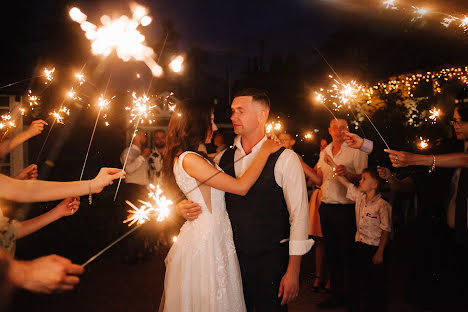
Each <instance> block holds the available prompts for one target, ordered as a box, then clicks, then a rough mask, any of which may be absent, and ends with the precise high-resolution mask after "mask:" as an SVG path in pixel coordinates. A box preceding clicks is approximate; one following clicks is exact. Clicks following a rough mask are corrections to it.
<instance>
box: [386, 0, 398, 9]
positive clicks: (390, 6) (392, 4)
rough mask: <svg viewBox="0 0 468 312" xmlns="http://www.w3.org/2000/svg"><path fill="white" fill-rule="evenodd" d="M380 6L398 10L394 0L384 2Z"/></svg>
mask: <svg viewBox="0 0 468 312" xmlns="http://www.w3.org/2000/svg"><path fill="white" fill-rule="evenodd" d="M382 4H383V5H384V6H385V8H386V9H392V10H398V8H397V6H396V5H395V0H384V1H383V2H382Z"/></svg>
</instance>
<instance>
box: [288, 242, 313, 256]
mask: <svg viewBox="0 0 468 312" xmlns="http://www.w3.org/2000/svg"><path fill="white" fill-rule="evenodd" d="M314 244H315V241H314V240H313V239H308V240H300V241H298V240H290V241H289V255H290V256H302V255H305V254H306V253H308V252H309V250H310V249H311V248H312V246H313V245H314Z"/></svg>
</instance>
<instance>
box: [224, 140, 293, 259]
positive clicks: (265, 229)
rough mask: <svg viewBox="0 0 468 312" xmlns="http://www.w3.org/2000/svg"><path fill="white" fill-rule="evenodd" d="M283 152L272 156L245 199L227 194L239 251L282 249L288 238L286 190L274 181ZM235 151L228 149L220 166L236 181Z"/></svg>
mask: <svg viewBox="0 0 468 312" xmlns="http://www.w3.org/2000/svg"><path fill="white" fill-rule="evenodd" d="M283 151H284V148H281V149H280V150H278V151H277V152H276V153H274V154H271V155H270V157H269V158H268V161H267V163H266V165H265V167H264V168H263V171H262V173H261V175H260V177H259V178H258V180H257V182H255V184H254V185H253V186H252V188H251V189H250V191H249V192H248V193H247V195H245V196H239V195H235V194H230V193H226V195H225V196H226V209H227V212H228V214H229V218H230V219H231V225H232V232H233V235H234V242H235V245H236V248H237V249H238V250H239V251H242V252H245V253H261V252H263V251H267V250H270V249H272V248H274V247H276V246H279V242H280V241H281V240H282V239H285V238H288V237H289V212H288V208H287V206H286V201H285V200H284V196H283V189H282V188H281V187H280V186H279V185H278V184H277V183H276V181H275V164H276V161H277V160H278V157H279V156H280V155H281V153H282V152H283ZM234 154H235V148H228V149H227V150H226V151H225V152H224V154H223V156H222V157H221V160H220V163H219V166H220V167H221V168H222V169H223V170H224V172H225V173H227V174H229V175H231V176H233V177H236V175H235V170H234Z"/></svg>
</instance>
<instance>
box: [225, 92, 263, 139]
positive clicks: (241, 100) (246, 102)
mask: <svg viewBox="0 0 468 312" xmlns="http://www.w3.org/2000/svg"><path fill="white" fill-rule="evenodd" d="M231 110H232V115H231V121H232V125H233V126H234V132H235V133H236V134H240V135H250V134H252V133H255V132H258V131H263V129H264V128H265V123H266V121H267V119H268V113H269V112H268V110H267V109H265V107H264V106H263V105H262V104H261V103H257V102H256V101H254V100H253V98H252V96H238V97H235V98H234V100H233V101H232V104H231Z"/></svg>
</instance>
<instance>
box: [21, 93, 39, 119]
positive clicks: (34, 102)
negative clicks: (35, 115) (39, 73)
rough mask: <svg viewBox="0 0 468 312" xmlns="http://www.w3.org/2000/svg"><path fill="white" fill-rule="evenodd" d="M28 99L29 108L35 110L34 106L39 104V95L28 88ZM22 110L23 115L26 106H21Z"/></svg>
mask: <svg viewBox="0 0 468 312" xmlns="http://www.w3.org/2000/svg"><path fill="white" fill-rule="evenodd" d="M27 96H28V99H27V102H28V103H29V108H30V109H31V110H34V107H36V106H38V105H39V97H38V96H37V95H33V94H32V91H31V90H28V95H27ZM19 110H20V112H21V115H24V114H26V111H27V110H26V108H25V107H20V109H19Z"/></svg>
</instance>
